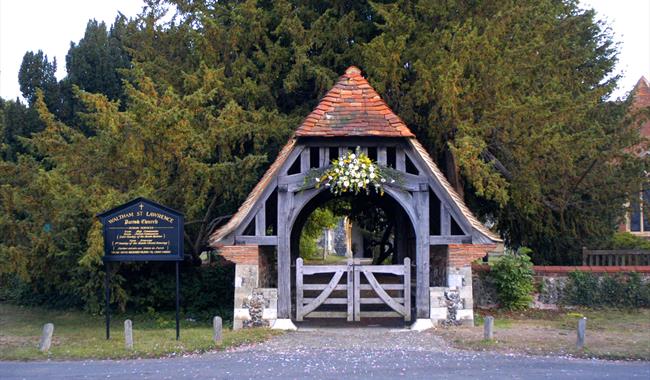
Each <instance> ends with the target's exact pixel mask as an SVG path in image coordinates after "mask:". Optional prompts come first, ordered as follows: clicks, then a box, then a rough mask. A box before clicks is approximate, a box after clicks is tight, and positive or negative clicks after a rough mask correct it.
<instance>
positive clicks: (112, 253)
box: [97, 198, 184, 340]
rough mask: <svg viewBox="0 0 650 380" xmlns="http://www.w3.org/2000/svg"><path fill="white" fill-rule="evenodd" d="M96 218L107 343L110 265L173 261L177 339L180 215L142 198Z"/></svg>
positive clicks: (108, 333) (181, 249)
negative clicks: (100, 234) (101, 254)
mask: <svg viewBox="0 0 650 380" xmlns="http://www.w3.org/2000/svg"><path fill="white" fill-rule="evenodd" d="M97 217H98V218H99V219H100V221H101V223H102V224H103V225H104V257H103V258H102V260H103V261H104V265H105V266H106V268H105V269H106V278H105V279H104V286H105V288H106V289H105V296H106V339H110V336H111V331H110V322H111V316H110V295H111V293H110V263H112V262H121V261H174V262H175V266H176V340H178V339H179V338H180V324H179V306H180V301H179V299H180V273H179V272H180V269H179V263H180V262H181V261H183V224H184V223H183V214H181V213H180V212H178V211H176V210H173V209H170V208H168V207H165V206H163V205H160V204H158V203H156V202H153V201H150V200H148V199H145V198H136V199H134V200H132V201H130V202H128V203H125V204H123V205H121V206H117V207H115V208H113V209H111V210H108V211H106V212H103V213H101V214H99V215H97Z"/></svg>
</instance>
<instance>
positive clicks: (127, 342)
mask: <svg viewBox="0 0 650 380" xmlns="http://www.w3.org/2000/svg"><path fill="white" fill-rule="evenodd" d="M124 347H126V349H127V350H132V349H133V323H131V320H130V319H127V320H126V321H124Z"/></svg>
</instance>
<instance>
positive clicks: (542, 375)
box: [0, 329, 650, 380]
mask: <svg viewBox="0 0 650 380" xmlns="http://www.w3.org/2000/svg"><path fill="white" fill-rule="evenodd" d="M370 377H372V378H373V379H395V378H404V379H409V380H410V379H431V378H436V379H464V380H466V379H474V378H481V379H506V378H510V379H526V380H533V379H554V380H556V379H635V378H637V379H645V380H648V379H650V363H647V362H612V361H601V360H582V359H569V358H547V357H527V356H516V355H497V354H488V353H471V352H465V351H456V350H453V349H450V348H448V347H447V346H446V345H445V344H444V343H443V342H442V341H441V340H440V339H439V338H438V337H436V336H435V335H433V334H418V333H412V332H402V331H395V330H386V329H374V330H373V329H350V330H341V331H323V330H317V331H302V332H297V333H290V334H286V335H283V336H281V337H277V338H274V339H272V340H271V341H269V342H267V343H264V344H261V345H256V346H250V347H243V348H239V349H236V350H233V351H229V352H215V353H208V354H203V355H197V356H188V357H178V358H168V359H157V360H124V361H104V360H100V361H76V362H75V361H64V362H62V361H50V362H27V363H20V362H0V379H3V380H14V379H48V380H57V379H156V380H159V379H238V380H239V379H264V380H268V379H305V378H315V379H368V378H370Z"/></svg>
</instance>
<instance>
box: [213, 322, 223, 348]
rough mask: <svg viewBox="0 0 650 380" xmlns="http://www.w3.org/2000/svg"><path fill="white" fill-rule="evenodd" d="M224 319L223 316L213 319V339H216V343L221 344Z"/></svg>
mask: <svg viewBox="0 0 650 380" xmlns="http://www.w3.org/2000/svg"><path fill="white" fill-rule="evenodd" d="M222 327H223V324H222V321H221V317H214V318H213V319H212V328H213V329H214V334H213V335H212V339H214V343H215V344H221V340H222V335H221V333H222Z"/></svg>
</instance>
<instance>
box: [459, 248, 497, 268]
mask: <svg viewBox="0 0 650 380" xmlns="http://www.w3.org/2000/svg"><path fill="white" fill-rule="evenodd" d="M448 249H449V266H450V267H453V268H460V267H465V266H468V265H471V263H472V262H473V261H475V260H477V259H480V258H482V257H483V256H485V255H486V254H487V253H488V252H490V251H492V250H494V249H496V244H449V245H448Z"/></svg>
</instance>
